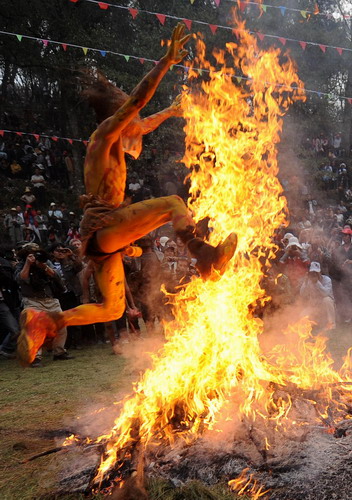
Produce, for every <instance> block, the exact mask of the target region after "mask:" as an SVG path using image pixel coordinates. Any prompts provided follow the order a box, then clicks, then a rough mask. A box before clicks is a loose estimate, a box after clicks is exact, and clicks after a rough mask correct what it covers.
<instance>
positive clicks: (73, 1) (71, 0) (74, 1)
mask: <svg viewBox="0 0 352 500" xmlns="http://www.w3.org/2000/svg"><path fill="white" fill-rule="evenodd" d="M70 2H72V3H76V2H78V0H70Z"/></svg>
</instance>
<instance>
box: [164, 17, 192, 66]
mask: <svg viewBox="0 0 352 500" xmlns="http://www.w3.org/2000/svg"><path fill="white" fill-rule="evenodd" d="M184 33H185V25H184V24H183V23H178V25H177V26H176V27H175V28H174V30H173V32H172V36H171V44H170V46H169V48H168V50H167V52H166V56H165V57H166V58H167V60H168V62H169V63H170V65H172V64H177V63H179V62H181V61H182V59H183V58H184V57H185V56H186V55H187V54H188V50H186V49H184V48H183V46H184V45H185V44H186V43H187V42H188V40H189V39H190V38H191V35H186V36H183V35H184Z"/></svg>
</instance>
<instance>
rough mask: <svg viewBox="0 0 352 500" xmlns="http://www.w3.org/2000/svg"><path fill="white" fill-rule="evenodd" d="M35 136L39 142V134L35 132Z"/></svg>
mask: <svg viewBox="0 0 352 500" xmlns="http://www.w3.org/2000/svg"><path fill="white" fill-rule="evenodd" d="M33 137H34V138H35V140H36V141H37V142H38V141H39V134H33Z"/></svg>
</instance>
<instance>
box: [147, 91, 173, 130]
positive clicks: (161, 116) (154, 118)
mask: <svg viewBox="0 0 352 500" xmlns="http://www.w3.org/2000/svg"><path fill="white" fill-rule="evenodd" d="M172 116H182V109H181V95H178V96H177V97H176V99H175V100H174V102H173V103H172V104H171V106H169V107H168V108H165V109H163V110H162V111H159V112H158V113H155V114H154V115H150V116H147V118H143V120H142V134H143V135H146V134H150V132H153V131H154V130H155V129H156V128H158V127H159V125H161V124H162V123H163V122H164V121H165V120H167V119H168V118H171V117H172Z"/></svg>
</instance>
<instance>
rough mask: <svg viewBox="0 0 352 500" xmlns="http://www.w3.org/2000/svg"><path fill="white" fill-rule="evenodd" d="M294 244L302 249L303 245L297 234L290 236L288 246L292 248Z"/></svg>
mask: <svg viewBox="0 0 352 500" xmlns="http://www.w3.org/2000/svg"><path fill="white" fill-rule="evenodd" d="M293 246H295V247H297V248H300V249H301V250H302V245H301V244H300V242H299V241H298V238H296V236H292V238H290V239H289V240H288V244H287V247H286V248H290V247H293Z"/></svg>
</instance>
